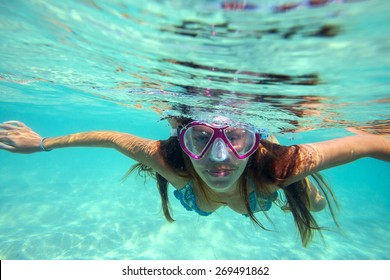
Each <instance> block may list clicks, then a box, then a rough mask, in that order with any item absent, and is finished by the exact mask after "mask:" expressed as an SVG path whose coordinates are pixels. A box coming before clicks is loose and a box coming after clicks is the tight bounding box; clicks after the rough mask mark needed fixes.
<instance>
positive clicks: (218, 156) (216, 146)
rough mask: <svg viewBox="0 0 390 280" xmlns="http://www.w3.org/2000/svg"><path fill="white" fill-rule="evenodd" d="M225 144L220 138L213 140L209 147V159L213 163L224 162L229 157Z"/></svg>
mask: <svg viewBox="0 0 390 280" xmlns="http://www.w3.org/2000/svg"><path fill="white" fill-rule="evenodd" d="M227 149H228V147H226V144H225V142H224V141H223V140H222V139H221V138H217V139H215V141H214V143H213V146H212V147H211V159H212V160H214V161H224V160H225V159H227V158H228V156H229V151H228V150H227Z"/></svg>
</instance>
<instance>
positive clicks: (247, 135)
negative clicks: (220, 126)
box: [225, 127, 256, 156]
mask: <svg viewBox="0 0 390 280" xmlns="http://www.w3.org/2000/svg"><path fill="white" fill-rule="evenodd" d="M225 136H226V139H228V141H229V142H230V144H231V145H232V147H233V148H234V150H235V151H236V152H237V154H238V155H240V156H243V155H245V154H247V153H249V152H250V151H251V150H252V149H253V146H254V145H255V143H256V134H255V133H254V132H253V131H250V130H248V129H245V128H235V127H228V128H226V129H225Z"/></svg>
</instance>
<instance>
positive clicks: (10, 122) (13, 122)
mask: <svg viewBox="0 0 390 280" xmlns="http://www.w3.org/2000/svg"><path fill="white" fill-rule="evenodd" d="M3 124H10V125H13V126H17V127H27V125H25V124H24V123H22V122H20V121H6V122H3Z"/></svg>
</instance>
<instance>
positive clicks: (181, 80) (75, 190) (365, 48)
mask: <svg viewBox="0 0 390 280" xmlns="http://www.w3.org/2000/svg"><path fill="white" fill-rule="evenodd" d="M137 2H139V1H127V2H126V3H125V4H124V3H122V2H119V1H118V2H114V4H111V5H108V4H104V3H103V2H98V1H64V3H63V4H61V3H54V2H53V1H34V2H31V3H30V2H27V1H2V2H1V3H0V27H1V33H0V39H1V42H0V61H1V62H0V121H5V120H10V119H17V120H21V121H23V122H25V123H26V124H28V125H29V126H31V127H33V128H34V129H35V130H36V131H37V132H39V133H40V134H41V135H43V136H57V135H64V134H68V133H73V132H78V131H87V130H97V129H105V130H118V131H124V132H128V133H132V134H136V135H139V136H142V137H148V138H152V139H165V138H167V137H168V135H169V127H168V124H167V122H165V121H161V120H160V117H161V116H160V114H161V113H163V112H161V111H167V110H168V111H169V112H170V113H173V114H177V113H179V112H178V110H177V108H178V107H177V105H180V104H186V105H188V106H191V105H194V104H196V105H197V106H196V107H197V108H200V109H199V110H197V111H194V110H193V111H191V112H190V113H189V114H192V115H195V114H196V115H200V116H202V117H203V118H207V117H208V114H207V112H209V111H210V110H211V109H212V110H214V111H213V112H218V111H223V112H224V113H226V114H228V115H229V116H231V117H233V118H237V119H244V120H245V121H247V122H252V123H255V124H256V125H258V126H261V127H266V128H268V129H269V130H270V131H271V132H274V133H275V134H276V135H277V137H278V138H279V140H280V141H281V142H282V143H283V144H286V145H290V144H296V143H308V142H315V141H323V140H327V139H333V138H335V137H342V136H346V135H351V133H350V132H348V131H347V130H345V128H346V127H349V126H354V125H371V126H372V125H375V124H383V126H385V127H387V119H388V117H389V105H388V97H389V94H388V92H389V78H388V77H389V75H388V74H389V69H390V68H389V65H390V61H389V58H388V57H390V56H389V55H388V52H389V49H390V48H389V47H390V44H389V39H388V36H387V34H388V31H389V30H388V29H389V26H390V25H389V24H388V23H389V16H388V15H389V7H388V6H389V5H388V4H386V1H379V0H378V1H344V2H348V3H336V2H337V1H329V2H331V3H328V4H327V5H324V6H321V7H310V6H308V5H306V6H305V5H302V6H301V7H300V8H297V9H294V10H291V11H286V12H284V13H275V8H276V7H278V6H280V5H281V4H282V3H286V2H285V1H254V2H253V3H257V5H258V6H257V8H256V9H253V10H247V11H242V10H241V11H226V10H223V9H221V6H220V2H218V1H197V2H196V4H193V3H191V2H192V1H170V2H169V4H168V2H167V1H148V2H147V3H145V4H139V3H137ZM339 2H342V1H339ZM324 25H326V26H333V27H332V28H333V29H332V28H331V29H332V30H338V31H334V32H336V35H334V36H331V35H330V34H328V35H326V36H324V35H322V36H319V35H318V34H319V30H323V26H324ZM313 34H317V35H316V36H315V35H313ZM244 112H245V113H244ZM133 163H134V162H133V161H132V160H130V159H128V158H126V157H124V156H122V155H121V154H119V153H117V152H115V151H111V150H108V149H97V148H90V149H85V148H84V149H82V148H72V149H63V150H55V151H52V152H50V153H39V154H33V155H27V156H26V155H17V154H10V153H6V152H4V151H0V258H1V259H390V244H389V242H388V240H389V239H390V218H389V217H390V215H389V212H390V190H389V188H388V187H389V175H388V174H389V165H388V163H384V162H380V161H375V160H372V159H362V160H359V161H357V162H354V163H351V164H348V165H346V166H341V167H337V168H334V169H331V170H326V171H324V172H323V174H324V176H325V177H326V178H327V179H328V181H329V183H330V184H331V186H332V188H333V190H334V192H335V194H336V197H337V199H338V201H339V204H340V211H339V212H338V215H337V217H338V220H339V223H340V225H341V229H337V228H335V226H334V225H333V223H332V220H331V217H330V214H329V213H328V211H324V212H321V213H316V214H315V217H316V218H317V219H318V222H319V224H320V225H321V226H324V227H329V228H330V229H331V230H329V231H324V232H323V235H324V240H322V239H321V238H320V237H319V236H317V238H316V239H315V240H314V241H313V242H312V243H311V244H310V245H309V247H308V248H303V247H302V246H301V244H300V240H299V238H298V235H297V233H296V231H295V229H294V225H293V221H292V217H291V215H289V214H285V213H283V212H282V211H280V210H279V209H278V208H277V207H273V209H271V211H270V212H269V215H270V217H271V218H272V221H273V225H272V224H270V223H269V222H267V220H266V218H265V217H263V216H261V215H259V218H260V220H261V221H262V222H264V223H265V224H266V225H267V226H268V227H269V228H271V229H272V231H270V232H268V231H263V230H261V229H258V228H256V227H255V226H254V225H253V224H251V222H250V221H249V220H248V219H246V218H243V217H242V216H241V215H238V214H236V213H234V212H233V211H231V210H229V209H228V208H224V209H219V210H218V211H217V212H216V213H214V214H213V215H211V216H209V217H199V216H197V215H196V214H194V213H190V212H187V211H186V210H185V209H184V208H183V207H182V206H181V205H180V203H179V202H177V201H176V200H175V199H174V198H173V196H172V194H170V195H171V203H172V208H173V216H174V218H175V219H176V222H175V223H173V224H169V223H167V222H166V221H165V219H164V217H163V215H162V212H161V209H160V200H159V195H158V192H157V191H156V187H155V182H154V181H153V180H147V181H144V180H143V179H142V178H139V177H136V176H132V177H130V178H129V179H128V180H127V181H125V182H121V180H120V179H121V176H122V175H123V174H124V173H125V172H126V171H127V169H128V168H129V167H130V166H131V165H132V164H133Z"/></svg>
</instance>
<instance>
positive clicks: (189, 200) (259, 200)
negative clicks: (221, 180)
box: [173, 178, 278, 217]
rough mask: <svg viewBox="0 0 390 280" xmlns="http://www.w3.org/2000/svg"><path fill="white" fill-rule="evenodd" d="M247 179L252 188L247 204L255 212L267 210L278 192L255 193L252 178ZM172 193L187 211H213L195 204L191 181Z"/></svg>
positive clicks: (204, 213) (203, 212) (201, 213)
mask: <svg viewBox="0 0 390 280" xmlns="http://www.w3.org/2000/svg"><path fill="white" fill-rule="evenodd" d="M248 180H249V184H250V186H251V188H252V191H251V193H250V194H249V206H250V208H251V210H252V212H253V213H257V212H260V211H268V210H269V209H271V206H272V202H273V201H275V200H276V199H277V198H278V192H274V193H273V194H271V195H266V194H257V195H256V193H255V191H254V189H255V187H254V184H253V181H252V179H250V178H248ZM173 194H174V195H175V197H176V198H177V199H178V200H179V201H180V202H181V204H182V205H183V207H184V208H185V209H187V210H188V211H195V212H196V213H198V214H199V215H201V216H208V215H211V214H212V213H213V212H205V211H202V210H201V209H199V207H198V205H197V204H196V197H195V195H194V192H193V190H192V185H191V181H190V182H188V184H187V185H186V186H185V187H184V188H182V189H180V190H175V191H174V192H173ZM243 215H244V216H246V217H248V215H247V214H243Z"/></svg>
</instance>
